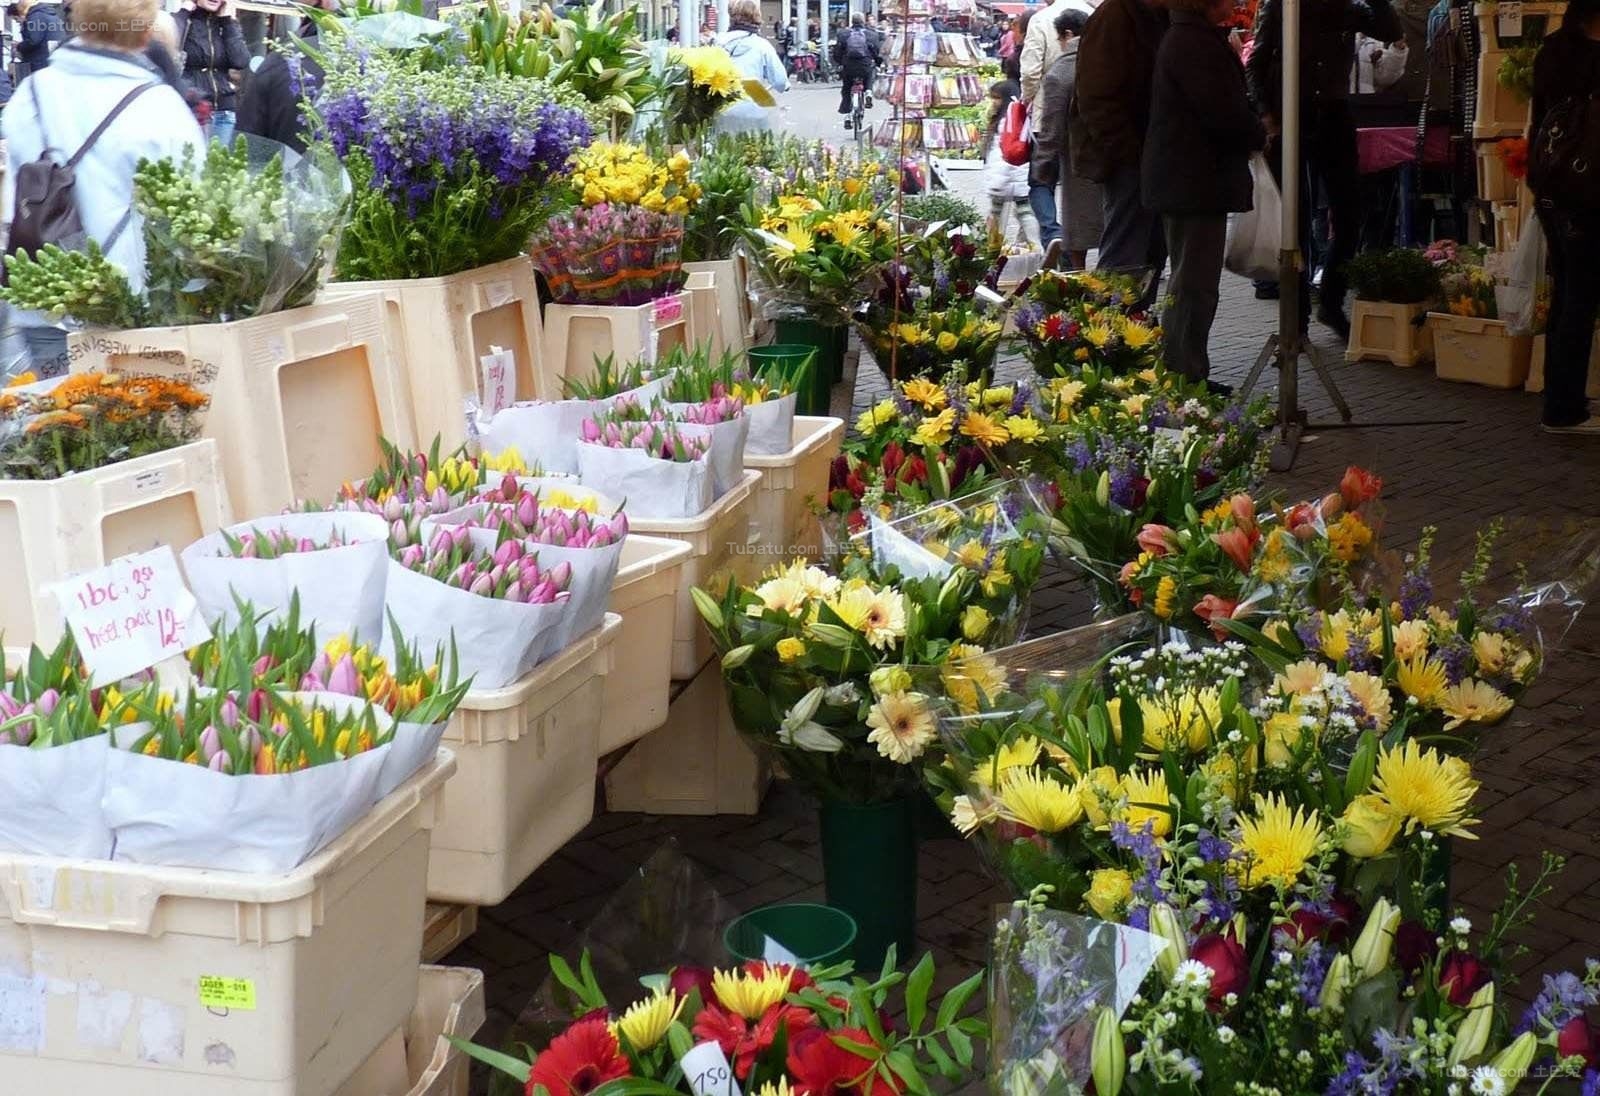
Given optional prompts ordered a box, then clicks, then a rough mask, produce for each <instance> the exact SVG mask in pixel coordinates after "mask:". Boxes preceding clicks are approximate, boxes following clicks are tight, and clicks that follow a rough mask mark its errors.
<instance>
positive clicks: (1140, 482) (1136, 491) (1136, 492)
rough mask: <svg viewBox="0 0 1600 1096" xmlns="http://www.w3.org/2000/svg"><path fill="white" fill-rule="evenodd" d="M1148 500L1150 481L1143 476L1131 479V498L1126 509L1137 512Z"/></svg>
mask: <svg viewBox="0 0 1600 1096" xmlns="http://www.w3.org/2000/svg"><path fill="white" fill-rule="evenodd" d="M1149 498H1150V481H1149V480H1148V479H1146V478H1145V477H1144V476H1134V477H1133V497H1132V498H1131V499H1129V500H1128V509H1130V510H1137V509H1139V508H1140V507H1141V506H1143V505H1144V504H1145V502H1146V501H1147V500H1148V499H1149Z"/></svg>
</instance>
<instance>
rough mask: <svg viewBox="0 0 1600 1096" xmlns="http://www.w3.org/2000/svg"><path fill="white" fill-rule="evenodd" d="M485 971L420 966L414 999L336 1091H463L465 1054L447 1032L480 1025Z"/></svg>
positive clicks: (463, 1095) (359, 1095) (458, 1095)
mask: <svg viewBox="0 0 1600 1096" xmlns="http://www.w3.org/2000/svg"><path fill="white" fill-rule="evenodd" d="M484 1019H485V1012H484V1000H483V972H482V971H481V970H473V969H472V968H470V967H430V966H424V967H423V968H422V971H421V975H420V977H419V979H418V981H417V1003H416V1007H415V1008H413V1009H412V1010H411V1018H410V1019H409V1020H407V1021H406V1024H405V1027H403V1028H397V1029H395V1031H394V1032H392V1033H391V1034H390V1036H389V1038H387V1039H385V1040H384V1041H383V1045H382V1046H381V1047H379V1048H378V1049H377V1050H376V1051H374V1052H373V1054H372V1057H371V1058H368V1059H367V1060H366V1062H365V1063H364V1064H363V1065H362V1066H361V1068H360V1069H359V1070H357V1071H356V1074H355V1076H353V1077H351V1078H350V1079H349V1080H348V1081H346V1082H345V1083H344V1084H343V1085H342V1086H340V1088H339V1093H338V1096H467V1080H468V1065H469V1062H468V1060H467V1056H466V1055H465V1054H463V1053H462V1052H461V1051H459V1050H457V1049H456V1048H455V1047H454V1046H453V1045H452V1044H451V1043H450V1041H449V1040H448V1039H447V1038H445V1036H447V1035H454V1036H455V1037H456V1038H458V1039H471V1038H472V1037H473V1036H474V1035H476V1034H477V1033H478V1029H479V1028H481V1027H482V1026H483V1021H484Z"/></svg>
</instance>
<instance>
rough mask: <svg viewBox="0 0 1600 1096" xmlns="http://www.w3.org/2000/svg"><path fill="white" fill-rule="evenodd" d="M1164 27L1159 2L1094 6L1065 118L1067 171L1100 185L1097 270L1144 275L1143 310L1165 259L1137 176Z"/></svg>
mask: <svg viewBox="0 0 1600 1096" xmlns="http://www.w3.org/2000/svg"><path fill="white" fill-rule="evenodd" d="M1166 32H1167V13H1166V10H1165V7H1164V6H1163V0H1106V2H1105V3H1104V4H1102V5H1101V6H1100V7H1099V8H1098V9H1096V10H1095V13H1094V14H1093V15H1091V16H1090V17H1089V22H1088V23H1086V24H1085V25H1084V28H1083V43H1082V45H1080V46H1079V47H1078V72H1077V77H1078V78H1077V92H1078V97H1077V111H1076V113H1075V114H1074V116H1073V118H1072V120H1071V137H1072V165H1073V170H1074V171H1076V172H1077V173H1078V174H1080V175H1083V176H1085V177H1087V178H1089V179H1092V180H1094V181H1095V182H1097V183H1100V184H1102V185H1103V186H1104V187H1105V229H1104V231H1103V232H1102V233H1101V234H1100V262H1099V268H1100V269H1102V270H1112V271H1117V272H1118V273H1123V274H1133V275H1141V276H1144V277H1145V278H1146V279H1147V284H1146V288H1145V293H1144V296H1143V298H1142V300H1141V304H1142V306H1143V307H1145V308H1150V307H1152V306H1153V305H1154V304H1155V301H1156V292H1157V290H1158V288H1159V286H1160V284H1161V271H1162V269H1163V268H1164V267H1165V266H1166V263H1167V241H1166V236H1165V235H1164V234H1163V231H1162V227H1161V218H1160V217H1158V216H1157V215H1156V214H1155V213H1154V212H1153V211H1152V210H1151V209H1150V208H1149V207H1148V206H1146V205H1145V204H1144V198H1143V195H1142V194H1141V191H1140V182H1139V173H1140V165H1141V162H1142V158H1143V155H1144V142H1145V132H1146V131H1147V130H1148V129H1149V128H1150V86H1151V81H1152V80H1153V79H1154V76H1155V67H1156V52H1157V50H1159V49H1160V48H1161V38H1162V36H1163V35H1164V34H1166Z"/></svg>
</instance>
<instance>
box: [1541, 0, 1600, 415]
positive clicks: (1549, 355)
mask: <svg viewBox="0 0 1600 1096" xmlns="http://www.w3.org/2000/svg"><path fill="white" fill-rule="evenodd" d="M1597 98H1600V0H1571V2H1570V3H1569V4H1568V5H1567V14H1566V18H1565V19H1564V20H1563V21H1562V24H1561V29H1560V30H1559V31H1557V32H1556V33H1555V34H1552V35H1550V37H1548V38H1546V39H1545V40H1544V45H1543V46H1542V47H1541V48H1540V50H1539V55H1538V57H1537V59H1536V60H1535V61H1534V63H1533V125H1532V127H1531V128H1530V129H1529V132H1530V133H1532V134H1533V135H1534V136H1533V140H1534V141H1535V142H1537V141H1538V140H1539V138H1540V136H1541V135H1542V134H1543V133H1544V124H1545V120H1546V118H1547V117H1548V116H1549V114H1550V111H1551V108H1553V107H1556V106H1557V105H1559V104H1568V105H1570V104H1572V103H1588V107H1587V115H1586V116H1587V117H1588V118H1591V119H1592V118H1594V116H1595V112H1596V111H1597V110H1600V106H1597V105H1596V104H1595V102H1594V100H1596V99H1597ZM1578 117H1580V118H1581V117H1585V115H1583V114H1579V115H1578ZM1575 128H1577V127H1575ZM1577 131H1578V132H1588V133H1593V130H1592V129H1589V128H1588V127H1581V128H1577ZM1587 151H1588V153H1589V155H1590V157H1592V158H1593V159H1592V160H1591V162H1593V161H1594V160H1600V148H1590V149H1588V150H1587ZM1534 198H1535V199H1536V204H1537V209H1538V214H1539V225H1540V227H1542V228H1543V229H1544V238H1545V245H1546V247H1548V248H1549V251H1550V275H1551V287H1550V318H1549V321H1548V324H1547V326H1546V331H1547V333H1548V337H1547V339H1546V344H1547V345H1546V357H1545V367H1544V428H1545V429H1546V430H1548V431H1550V432H1551V433H1556V434H1600V415H1591V414H1590V413H1589V402H1588V399H1587V397H1586V395H1585V393H1586V392H1587V390H1588V384H1589V360H1590V355H1591V353H1592V351H1593V348H1594V325H1595V318H1596V316H1597V315H1600V261H1597V260H1596V258H1595V252H1596V249H1600V209H1596V208H1595V207H1594V206H1593V205H1592V204H1587V205H1586V204H1581V203H1573V202H1571V201H1570V200H1568V199H1563V198H1561V197H1558V196H1556V195H1551V194H1539V193H1537V192H1535V194H1534Z"/></svg>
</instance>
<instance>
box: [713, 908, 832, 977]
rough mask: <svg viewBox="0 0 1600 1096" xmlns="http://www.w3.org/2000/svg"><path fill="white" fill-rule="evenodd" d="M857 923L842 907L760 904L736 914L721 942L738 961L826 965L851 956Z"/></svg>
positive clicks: (807, 965) (724, 932) (725, 930)
mask: <svg viewBox="0 0 1600 1096" xmlns="http://www.w3.org/2000/svg"><path fill="white" fill-rule="evenodd" d="M855 941H856V923H855V921H853V920H851V918H850V915H849V914H848V913H845V912H844V911H843V910H836V909H834V908H833V907H832V906H821V905H817V904H816V903H814V902H785V903H782V904H780V905H776V906H763V907H762V908H761V909H758V910H751V911H750V912H749V913H747V914H744V915H743V916H742V917H736V918H734V919H733V920H732V921H731V922H729V924H728V927H727V928H726V929H724V930H723V933H722V943H723V946H724V947H726V948H727V949H728V954H729V955H732V956H733V957H734V958H735V959H737V960H739V961H740V962H741V963H748V962H750V961H751V960H753V959H765V960H767V961H768V962H785V963H791V962H792V963H798V964H800V965H801V966H805V967H811V966H816V967H825V966H828V965H829V964H831V963H837V962H839V961H840V960H842V959H848V958H849V957H850V948H851V946H852V945H853V944H854V943H855Z"/></svg>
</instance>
